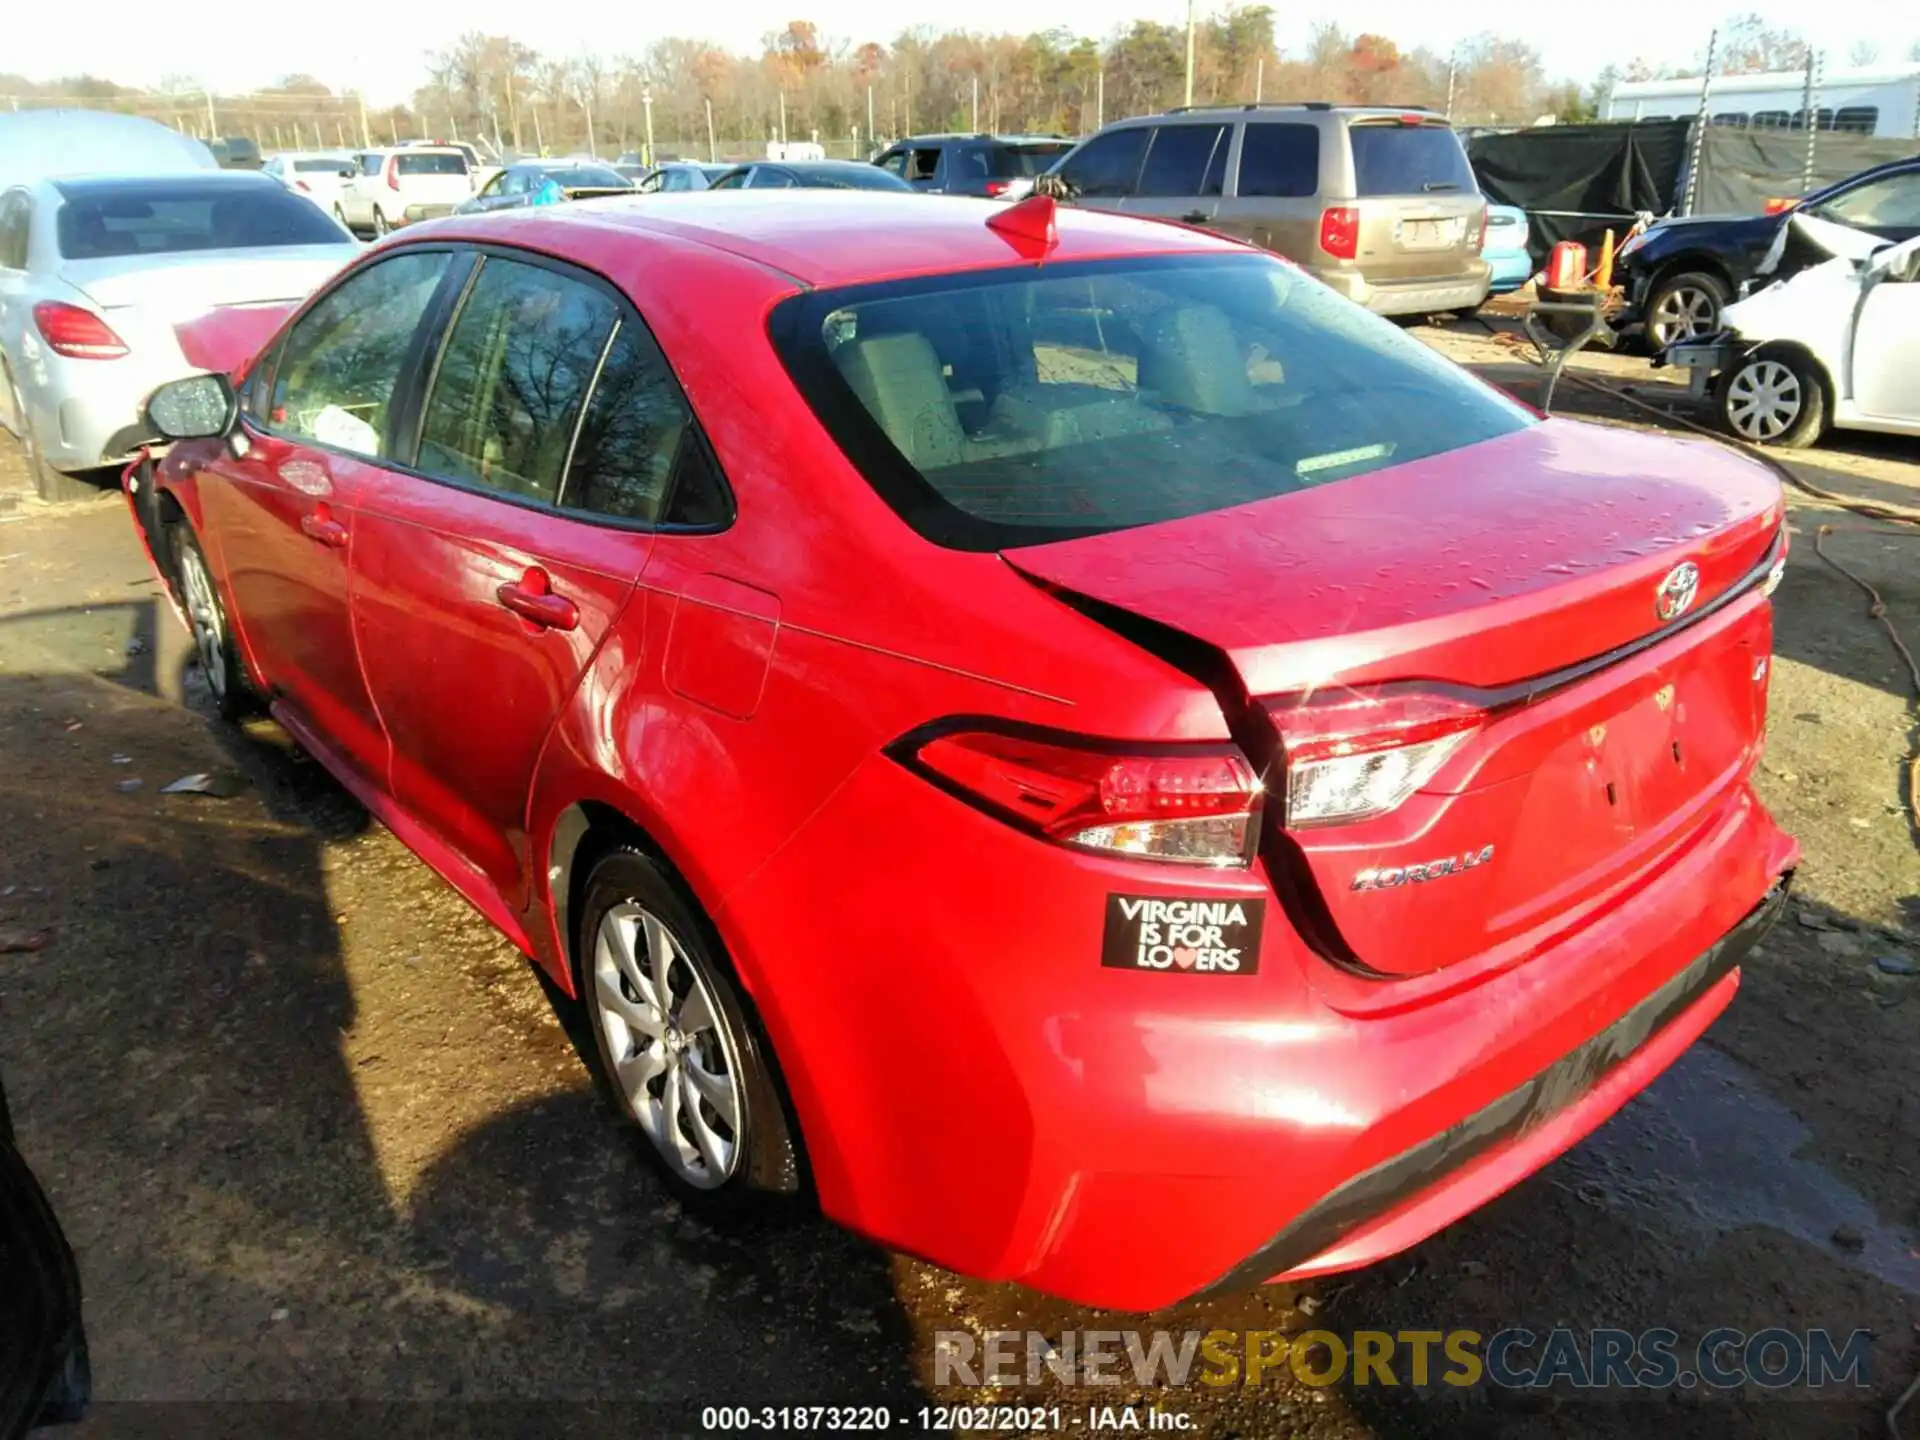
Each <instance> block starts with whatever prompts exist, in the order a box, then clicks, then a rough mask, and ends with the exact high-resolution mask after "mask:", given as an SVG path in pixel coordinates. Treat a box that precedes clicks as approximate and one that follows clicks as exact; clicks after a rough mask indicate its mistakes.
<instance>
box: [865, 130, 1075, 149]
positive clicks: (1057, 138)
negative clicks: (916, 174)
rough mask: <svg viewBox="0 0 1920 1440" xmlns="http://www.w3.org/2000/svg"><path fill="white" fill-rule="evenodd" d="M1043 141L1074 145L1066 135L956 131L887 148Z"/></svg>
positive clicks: (909, 138) (914, 138) (913, 137)
mask: <svg viewBox="0 0 1920 1440" xmlns="http://www.w3.org/2000/svg"><path fill="white" fill-rule="evenodd" d="M1042 140H1051V141H1053V142H1054V143H1056V144H1061V145H1071V144H1073V141H1072V140H1070V139H1068V138H1067V137H1066V136H1065V135H1042V134H1038V133H1036V134H1032V135H1026V134H1017V135H1015V134H1001V135H994V134H988V133H987V132H986V131H984V130H983V131H980V132H979V133H978V134H972V133H963V132H961V131H958V130H955V131H942V132H940V133H938V134H933V135H909V136H907V137H906V139H904V140H896V141H894V142H893V145H889V146H888V147H887V148H888V149H889V150H891V149H893V148H894V146H896V145H933V144H946V145H951V144H955V143H961V144H964V143H966V142H968V141H972V142H974V143H976V144H987V145H1030V144H1033V143H1035V142H1036V141H1042Z"/></svg>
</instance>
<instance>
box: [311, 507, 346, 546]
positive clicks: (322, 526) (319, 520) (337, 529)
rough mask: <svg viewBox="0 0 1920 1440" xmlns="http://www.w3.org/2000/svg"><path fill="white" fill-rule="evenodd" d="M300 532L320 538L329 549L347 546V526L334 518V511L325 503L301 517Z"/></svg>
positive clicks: (316, 538)
mask: <svg viewBox="0 0 1920 1440" xmlns="http://www.w3.org/2000/svg"><path fill="white" fill-rule="evenodd" d="M300 533H301V534H303V535H305V536H307V537H308V538H309V539H311V540H318V541H319V542H320V543H321V544H322V545H325V546H326V547H327V548H328V549H329V550H344V549H346V548H347V527H346V526H344V525H342V524H341V523H340V522H339V521H338V520H336V519H334V518H333V512H332V511H331V510H329V509H328V508H327V507H326V506H324V505H322V506H320V507H318V508H317V509H314V510H310V511H308V512H307V513H306V514H305V515H302V516H301V517H300Z"/></svg>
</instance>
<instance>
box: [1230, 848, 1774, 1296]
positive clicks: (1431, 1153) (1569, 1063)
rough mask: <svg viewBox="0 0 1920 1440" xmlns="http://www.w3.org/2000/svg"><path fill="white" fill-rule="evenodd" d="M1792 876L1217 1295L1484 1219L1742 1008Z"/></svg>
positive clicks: (1276, 1245) (1324, 1208)
mask: <svg viewBox="0 0 1920 1440" xmlns="http://www.w3.org/2000/svg"><path fill="white" fill-rule="evenodd" d="M1791 883H1792V877H1791V875H1783V876H1781V878H1780V879H1779V880H1778V881H1777V882H1776V883H1775V884H1774V887H1773V888H1772V889H1771V890H1770V891H1768V892H1767V895H1766V898H1765V899H1763V900H1762V901H1761V902H1760V903H1759V904H1758V905H1756V906H1754V908H1753V909H1752V910H1750V911H1749V912H1748V913H1747V915H1746V918H1745V919H1743V920H1741V921H1740V923H1739V924H1737V925H1735V926H1734V927H1733V929H1731V930H1729V931H1728V932H1727V933H1726V934H1725V935H1723V936H1722V937H1721V938H1720V939H1719V940H1718V941H1716V942H1715V943H1714V944H1713V945H1712V946H1710V947H1709V948H1708V949H1707V950H1706V952H1705V953H1704V954H1702V955H1701V956H1700V957H1699V958H1698V959H1696V960H1695V961H1694V962H1693V963H1692V964H1690V965H1688V966H1687V967H1686V968H1685V969H1683V970H1682V971H1680V973H1679V974H1677V975H1675V976H1674V977H1673V978H1672V979H1671V980H1669V981H1667V983H1666V984H1664V985H1662V986H1661V987H1660V988H1659V989H1658V990H1655V991H1654V992H1653V993H1652V994H1651V995H1649V996H1647V998H1646V999H1644V1000H1642V1001H1641V1002H1640V1003H1639V1004H1637V1005H1635V1006H1634V1007H1633V1008H1632V1009H1631V1010H1629V1011H1628V1012H1627V1013H1626V1014H1624V1015H1622V1016H1621V1017H1620V1018H1619V1019H1618V1020H1616V1021H1614V1022H1613V1024H1611V1025H1609V1026H1608V1027H1607V1028H1606V1029H1604V1030H1602V1031H1601V1032H1600V1033H1599V1034H1597V1035H1595V1036H1594V1037H1593V1038H1592V1039H1590V1040H1588V1041H1586V1042H1585V1043H1584V1044H1582V1045H1580V1046H1578V1047H1577V1048H1575V1049H1573V1050H1571V1051H1569V1052H1568V1053H1567V1054H1566V1055H1563V1056H1562V1057H1561V1058H1560V1059H1558V1060H1556V1061H1555V1062H1554V1063H1553V1064H1552V1065H1550V1066H1548V1067H1547V1068H1546V1069H1545V1070H1543V1071H1541V1072H1540V1073H1539V1074H1538V1075H1536V1076H1534V1077H1533V1078H1532V1079H1531V1080H1528V1081H1527V1082H1526V1083H1525V1084H1522V1085H1519V1086H1516V1087H1515V1088H1514V1089H1512V1090H1510V1091H1508V1092H1507V1093H1506V1094H1505V1095H1502V1096H1501V1097H1500V1098H1499V1099H1497V1100H1495V1101H1494V1102H1493V1103H1492V1104H1490V1105H1486V1106H1483V1107H1482V1108H1481V1109H1479V1110H1477V1111H1475V1112H1474V1113H1473V1114H1471V1115H1468V1116H1467V1117H1465V1118H1464V1119H1462V1120H1459V1121H1456V1122H1455V1123H1454V1124H1453V1125H1451V1126H1449V1127H1448V1128H1447V1129H1445V1130H1442V1131H1440V1132H1439V1133H1437V1134H1435V1135H1433V1136H1431V1137H1429V1138H1428V1139H1427V1140H1424V1141H1422V1142H1421V1143H1420V1144H1418V1145H1415V1146H1413V1147H1412V1148H1411V1149H1408V1150H1404V1151H1402V1152H1401V1153H1400V1154H1398V1155H1396V1156H1394V1157H1393V1158H1392V1159H1390V1160H1387V1161H1385V1162H1383V1163H1381V1164H1379V1165H1376V1166H1375V1167H1374V1168H1373V1169H1371V1170H1368V1171H1366V1172H1365V1173H1364V1174H1361V1175H1356V1176H1355V1177H1354V1178H1353V1179H1351V1180H1349V1181H1347V1183H1346V1184H1344V1185H1342V1186H1341V1187H1340V1188H1339V1189H1337V1190H1335V1191H1333V1192H1332V1193H1331V1194H1329V1195H1328V1196H1327V1197H1326V1198H1325V1199H1324V1200H1322V1201H1321V1202H1320V1203H1319V1204H1318V1205H1315V1206H1314V1207H1313V1208H1312V1209H1310V1210H1308V1211H1307V1212H1306V1213H1305V1214H1303V1215H1300V1216H1298V1217H1297V1218H1295V1219H1294V1220H1292V1221H1291V1222H1289V1223H1288V1224H1287V1226H1286V1228H1284V1229H1283V1230H1281V1231H1280V1233H1279V1234H1277V1235H1275V1236H1274V1237H1273V1239H1271V1240H1269V1241H1268V1242H1267V1243H1266V1244H1265V1245H1263V1246H1261V1247H1260V1249H1258V1250H1256V1251H1255V1252H1254V1253H1253V1254H1251V1255H1249V1256H1248V1257H1247V1258H1246V1259H1245V1260H1243V1261H1241V1262H1240V1264H1239V1265H1237V1266H1235V1267H1234V1268H1233V1270H1231V1271H1229V1272H1228V1273H1227V1274H1226V1275H1224V1276H1222V1277H1221V1278H1220V1279H1219V1280H1218V1281H1216V1282H1215V1283H1214V1284H1213V1285H1211V1286H1209V1287H1208V1288H1207V1289H1206V1290H1205V1291H1204V1292H1202V1294H1203V1295H1213V1294H1217V1293H1226V1292H1231V1291H1234V1290H1239V1289H1245V1288H1247V1287H1249V1286H1252V1285H1257V1284H1259V1283H1261V1282H1262V1281H1265V1280H1267V1279H1269V1278H1275V1279H1305V1278H1308V1277H1311V1276H1314V1275H1324V1274H1330V1273H1333V1272H1335V1271H1339V1270H1350V1269H1354V1268H1356V1267H1359V1266H1362V1265H1369V1264H1372V1263H1373V1262H1375V1261H1377V1260H1382V1259H1385V1258H1386V1257H1387V1256H1389V1255H1394V1254H1397V1253H1398V1252H1400V1251H1401V1250H1404V1249H1406V1248H1407V1247H1408V1246H1409V1245H1412V1244H1415V1243H1417V1242H1418V1241H1420V1240H1423V1239H1425V1238H1426V1237H1427V1236H1429V1235H1431V1234H1433V1233H1434V1232H1435V1231H1437V1230H1439V1229H1440V1228H1441V1227H1442V1226H1445V1225H1448V1224H1451V1223H1452V1222H1453V1221H1454V1220H1457V1219H1459V1218H1460V1217H1461V1216H1462V1215H1465V1214H1467V1213H1468V1212H1469V1211H1471V1210H1475V1209H1477V1208H1479V1207H1480V1206H1481V1205H1483V1204H1485V1203H1486V1202H1487V1201H1488V1200H1490V1199H1492V1198H1493V1197H1494V1196H1495V1195H1497V1194H1499V1193H1500V1192H1501V1191H1503V1190H1505V1189H1507V1188H1508V1187H1509V1186H1510V1185H1512V1184H1513V1183H1514V1182H1515V1181H1517V1180H1520V1179H1522V1178H1524V1177H1525V1176H1527V1175H1530V1174H1532V1173H1533V1172H1534V1171H1535V1170H1537V1169H1539V1168H1540V1167H1541V1166H1542V1165H1544V1164H1546V1163H1547V1161H1549V1160H1551V1159H1553V1158H1554V1157H1555V1156H1556V1155H1559V1154H1560V1153H1561V1152H1562V1151H1564V1150H1566V1149H1567V1148H1568V1147H1569V1146H1571V1145H1572V1144H1573V1143H1574V1142H1575V1141H1577V1140H1579V1139H1580V1138H1581V1137H1583V1136H1585V1135H1586V1134H1588V1133H1589V1132H1590V1131H1592V1130H1593V1129H1594V1128H1595V1127H1596V1126H1598V1125H1599V1124H1600V1123H1601V1122H1602V1121H1603V1120H1605V1119H1606V1118H1607V1116H1609V1115H1611V1114H1612V1113H1613V1112H1614V1111H1615V1110H1617V1109H1619V1107H1620V1106H1621V1105H1622V1104H1623V1103H1625V1101H1626V1100H1628V1099H1629V1098H1630V1097H1632V1096H1633V1095H1635V1094H1636V1093H1638V1092H1639V1091H1640V1090H1641V1089H1643V1088H1645V1086H1646V1085H1647V1083H1648V1082H1649V1081H1651V1080H1652V1079H1653V1078H1654V1076H1656V1075H1658V1074H1659V1073H1660V1072H1661V1071H1662V1070H1664V1069H1666V1067H1667V1066H1668V1065H1669V1064H1671V1063H1672V1062H1673V1061H1674V1060H1675V1059H1676V1058H1678V1056H1679V1055H1680V1053H1681V1052H1682V1051H1683V1050H1685V1049H1686V1048H1687V1046H1689V1045H1690V1044H1692V1043H1693V1041H1694V1040H1695V1039H1697V1038H1698V1037H1699V1036H1700V1034H1701V1033H1702V1032H1703V1031H1705V1030H1706V1028H1707V1026H1708V1025H1710V1024H1711V1023H1712V1022H1713V1021H1714V1020H1715V1019H1716V1018H1718V1016H1719V1015H1720V1012H1721V1011H1723V1010H1725V1009H1726V1007H1727V1005H1728V1003H1729V1002H1730V1001H1731V1000H1732V999H1733V992H1734V990H1735V989H1736V988H1737V987H1738V985H1739V976H1738V975H1737V974H1736V973H1735V972H1736V971H1737V969H1738V967H1739V965H1740V962H1741V961H1742V960H1744V959H1745V958H1746V956H1747V954H1748V952H1749V951H1751V950H1752V949H1753V947H1754V946H1755V945H1757V944H1759V943H1760V941H1761V940H1762V939H1763V938H1764V937H1765V935H1766V933H1767V931H1769V930H1771V929H1772V928H1773V925H1774V922H1775V921H1776V920H1778V919H1779V918H1780V912H1781V910H1782V909H1783V908H1784V907H1785V905H1786V901H1787V891H1788V889H1789V888H1790V887H1791Z"/></svg>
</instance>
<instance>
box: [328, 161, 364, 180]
mask: <svg viewBox="0 0 1920 1440" xmlns="http://www.w3.org/2000/svg"><path fill="white" fill-rule="evenodd" d="M333 173H334V174H336V175H338V176H339V177H340V178H341V179H342V180H351V179H353V177H354V176H356V175H358V174H359V173H360V172H359V171H358V170H355V169H354V168H353V167H352V166H351V165H343V166H341V167H340V168H339V169H338V170H336V171H334V172H333Z"/></svg>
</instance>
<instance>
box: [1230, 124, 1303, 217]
mask: <svg viewBox="0 0 1920 1440" xmlns="http://www.w3.org/2000/svg"><path fill="white" fill-rule="evenodd" d="M1319 190H1320V129H1319V127H1318V126H1315V125H1276V124H1269V123H1268V122H1266V121H1249V122H1248V124H1247V128H1246V130H1245V132H1244V133H1243V134H1242V137H1241V140H1240V194H1242V195H1253V196H1266V197H1270V198H1276V199H1279V198H1288V199H1297V198H1299V197H1301V196H1305V195H1315V194H1318V193H1319Z"/></svg>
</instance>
